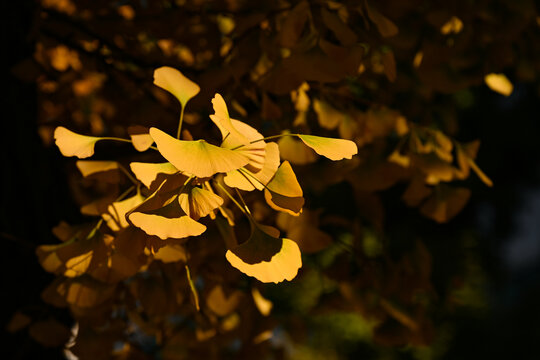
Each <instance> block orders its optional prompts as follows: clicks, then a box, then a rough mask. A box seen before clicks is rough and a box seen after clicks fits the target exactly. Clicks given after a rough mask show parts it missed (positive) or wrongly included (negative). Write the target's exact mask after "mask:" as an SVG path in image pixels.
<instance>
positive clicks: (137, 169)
mask: <svg viewBox="0 0 540 360" xmlns="http://www.w3.org/2000/svg"><path fill="white" fill-rule="evenodd" d="M129 167H130V168H131V171H133V173H134V174H135V177H136V178H137V179H138V180H140V181H141V182H142V183H143V184H144V185H145V186H146V187H147V188H150V185H151V184H152V182H153V181H154V180H156V177H157V175H158V174H174V173H177V172H178V169H177V168H175V167H174V166H173V165H172V164H171V163H170V162H166V163H157V164H154V163H141V162H132V163H131V164H129Z"/></svg>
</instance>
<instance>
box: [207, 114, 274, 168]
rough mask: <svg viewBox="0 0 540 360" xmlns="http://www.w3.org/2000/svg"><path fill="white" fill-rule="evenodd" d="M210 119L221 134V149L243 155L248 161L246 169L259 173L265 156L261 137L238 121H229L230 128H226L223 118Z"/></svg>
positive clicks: (264, 144) (264, 146)
mask: <svg viewBox="0 0 540 360" xmlns="http://www.w3.org/2000/svg"><path fill="white" fill-rule="evenodd" d="M210 118H211V119H212V121H213V122H214V123H215V124H216V126H217V127H218V128H219V130H220V132H221V136H222V139H223V143H222V144H221V147H223V148H226V149H234V150H235V151H237V152H239V153H241V154H243V155H245V156H246V157H247V158H248V159H249V162H248V164H247V165H246V168H247V169H249V170H251V171H254V172H256V171H259V170H260V169H261V168H262V166H263V164H264V158H265V154H266V151H265V148H266V143H265V142H264V141H263V140H262V139H263V136H262V135H261V134H260V133H259V132H258V131H257V130H255V129H254V128H252V127H251V126H249V125H248V124H246V123H243V122H241V121H239V120H235V119H230V124H231V126H232V127H228V125H226V121H224V120H223V118H221V117H218V116H214V115H210Z"/></svg>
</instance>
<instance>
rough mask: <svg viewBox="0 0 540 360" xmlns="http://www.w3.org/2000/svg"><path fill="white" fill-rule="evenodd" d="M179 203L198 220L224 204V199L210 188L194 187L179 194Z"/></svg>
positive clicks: (189, 214) (188, 213) (190, 215)
mask: <svg viewBox="0 0 540 360" xmlns="http://www.w3.org/2000/svg"><path fill="white" fill-rule="evenodd" d="M178 203H179V204H180V207H181V208H182V210H184V211H185V213H186V214H187V215H188V216H189V217H191V218H192V219H194V220H198V219H199V218H201V217H204V216H206V215H208V214H210V213H211V212H212V211H214V210H215V209H217V208H218V207H220V206H221V205H223V199H222V198H221V197H220V196H219V195H216V194H214V193H213V192H210V191H208V190H205V189H201V188H199V187H192V188H191V189H190V190H189V191H188V192H183V193H181V194H180V195H178Z"/></svg>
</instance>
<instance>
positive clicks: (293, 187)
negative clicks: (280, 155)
mask: <svg viewBox="0 0 540 360" xmlns="http://www.w3.org/2000/svg"><path fill="white" fill-rule="evenodd" d="M267 188H268V190H271V191H272V192H275V193H277V194H280V195H283V196H288V197H296V196H302V195H303V192H302V187H300V184H299V183H298V180H297V179H296V175H295V174H294V171H293V169H292V167H291V164H289V162H288V161H284V162H283V163H282V164H281V165H280V166H279V168H278V170H277V171H276V173H275V175H274V177H273V178H272V180H271V181H270V182H269V183H268V185H267Z"/></svg>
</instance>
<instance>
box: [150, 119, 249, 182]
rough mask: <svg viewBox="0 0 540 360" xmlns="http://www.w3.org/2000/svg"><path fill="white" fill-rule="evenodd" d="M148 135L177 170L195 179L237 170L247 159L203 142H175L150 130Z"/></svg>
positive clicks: (163, 134) (234, 152)
mask: <svg viewBox="0 0 540 360" xmlns="http://www.w3.org/2000/svg"><path fill="white" fill-rule="evenodd" d="M150 135H151V136H152V138H153V139H154V141H155V142H156V145H157V147H158V149H159V152H160V153H161V155H163V157H164V158H165V159H167V160H168V161H169V162H170V163H171V164H173V165H174V166H175V167H176V168H177V169H178V170H180V171H182V172H185V173H187V174H190V175H195V176H197V177H201V178H203V177H209V176H212V175H214V174H216V173H226V172H229V171H232V170H236V169H239V168H241V167H243V166H244V165H246V164H247V163H248V162H249V159H248V157H246V156H244V155H242V154H240V153H238V152H236V151H233V150H229V149H224V148H221V147H218V146H215V145H211V144H209V143H207V142H206V141H204V140H197V141H183V140H177V139H175V138H173V137H172V136H170V135H167V134H166V133H164V132H163V131H161V130H159V129H156V128H151V129H150Z"/></svg>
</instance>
